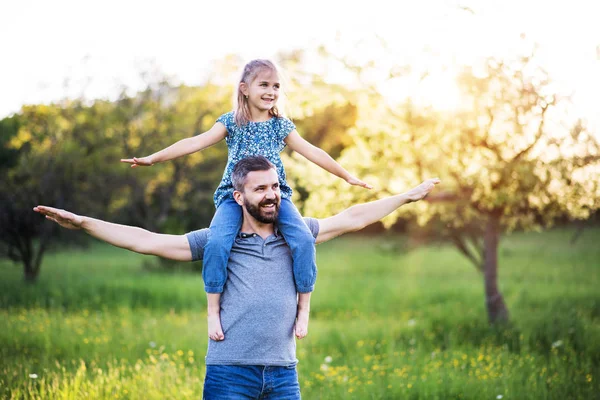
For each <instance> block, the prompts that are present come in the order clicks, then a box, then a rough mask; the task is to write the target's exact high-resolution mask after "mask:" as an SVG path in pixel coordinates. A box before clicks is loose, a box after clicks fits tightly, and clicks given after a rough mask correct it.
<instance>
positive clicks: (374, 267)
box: [0, 228, 600, 399]
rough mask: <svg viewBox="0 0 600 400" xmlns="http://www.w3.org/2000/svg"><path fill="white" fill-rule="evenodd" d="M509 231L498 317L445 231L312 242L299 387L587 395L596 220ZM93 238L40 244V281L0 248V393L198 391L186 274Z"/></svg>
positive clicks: (200, 344) (197, 303)
mask: <svg viewBox="0 0 600 400" xmlns="http://www.w3.org/2000/svg"><path fill="white" fill-rule="evenodd" d="M573 234H574V230H573V229H570V228H562V229H555V230H552V231H549V232H544V233H515V234H512V235H510V236H505V237H503V239H502V241H501V247H500V251H499V256H500V261H499V262H500V269H499V279H500V288H501V290H502V292H503V294H504V296H505V300H506V302H507V305H508V307H509V311H510V313H511V315H510V316H511V324H510V325H508V326H504V327H496V328H491V327H490V326H489V325H488V324H487V317H486V311H485V304H484V296H483V278H482V276H481V274H480V273H478V272H477V271H476V270H475V268H474V267H473V266H472V265H471V264H469V263H468V261H467V260H466V259H465V258H463V257H462V256H461V255H460V254H459V253H458V252H457V251H456V250H455V249H454V248H453V247H450V246H447V245H428V246H424V247H418V248H412V247H411V246H410V244H409V243H408V242H407V241H406V240H405V239H403V238H402V237H365V236H351V237H347V238H341V239H336V240H334V241H332V242H330V243H326V244H323V245H320V246H319V247H318V265H319V278H318V282H317V287H316V291H315V293H314V295H313V297H312V311H311V322H310V327H309V335H308V337H307V338H306V339H304V340H302V341H299V342H298V359H299V364H298V371H299V377H300V385H301V389H302V394H303V398H304V399H593V398H599V397H600V290H599V289H598V288H600V245H598V244H599V243H600V228H588V229H586V230H585V231H584V233H583V234H582V236H581V237H579V239H578V240H577V241H576V242H575V243H571V238H572V237H573ZM149 261H153V260H152V258H151V257H147V256H141V255H137V254H132V253H129V252H127V251H124V250H120V249H116V248H113V247H110V246H108V245H103V244H99V243H94V244H92V245H91V247H88V248H85V249H63V250H61V251H59V252H56V253H52V254H49V255H47V256H46V258H45V260H44V265H43V268H42V272H41V276H40V278H39V281H38V282H37V283H36V284H34V285H29V284H26V283H24V282H23V279H22V271H21V269H20V267H19V266H17V265H14V264H12V263H10V262H8V261H6V260H2V261H0V321H2V329H1V330H0V398H6V399H82V398H93V399H188V398H201V395H202V380H203V375H204V356H205V352H206V346H207V337H206V336H207V335H206V312H205V305H206V301H205V295H204V292H203V290H202V279H201V276H200V274H198V273H194V272H190V271H179V272H176V273H166V272H160V271H157V270H150V269H148V268H147V267H146V266H147V265H148V264H149Z"/></svg>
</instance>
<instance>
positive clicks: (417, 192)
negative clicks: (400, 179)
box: [406, 178, 440, 202]
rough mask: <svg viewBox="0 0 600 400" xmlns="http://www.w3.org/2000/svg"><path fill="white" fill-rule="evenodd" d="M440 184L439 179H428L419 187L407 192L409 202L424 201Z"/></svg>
mask: <svg viewBox="0 0 600 400" xmlns="http://www.w3.org/2000/svg"><path fill="white" fill-rule="evenodd" d="M438 183H440V180H439V178H433V179H427V180H426V181H424V182H423V183H421V184H420V185H419V186H417V187H414V188H412V189H410V190H409V191H408V192H406V197H407V199H408V201H409V202H413V201H419V200H422V199H424V198H425V196H427V195H428V194H429V192H431V191H432V190H433V188H434V187H435V185H437V184H438Z"/></svg>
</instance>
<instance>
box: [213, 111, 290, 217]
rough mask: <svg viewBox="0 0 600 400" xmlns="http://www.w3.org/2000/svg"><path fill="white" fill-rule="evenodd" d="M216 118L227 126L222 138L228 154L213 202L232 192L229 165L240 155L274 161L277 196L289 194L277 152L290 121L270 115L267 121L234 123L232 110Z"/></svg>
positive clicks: (218, 203) (232, 164) (279, 149)
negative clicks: (277, 185) (277, 187)
mask: <svg viewBox="0 0 600 400" xmlns="http://www.w3.org/2000/svg"><path fill="white" fill-rule="evenodd" d="M217 122H220V123H222V124H223V125H225V128H227V136H226V137H225V142H227V148H228V156H227V166H226V167H225V172H223V179H222V180H221V183H220V184H219V187H218V188H217V190H216V192H215V195H214V202H215V206H216V207H217V208H218V207H219V205H220V204H221V203H222V202H223V200H225V199H226V198H229V197H231V196H233V184H232V182H231V174H232V173H233V167H234V166H235V164H236V163H237V162H238V161H240V160H241V159H242V158H246V157H250V156H264V157H266V158H267V159H268V160H269V161H271V162H272V163H273V164H274V165H275V167H276V169H277V175H278V176H279V186H280V189H281V197H283V198H290V197H291V196H292V189H291V188H290V187H289V186H288V184H287V182H286V179H285V170H284V169H283V163H282V162H281V156H280V153H281V152H282V151H283V149H284V148H285V146H286V144H285V142H284V140H285V138H286V137H287V136H288V135H289V134H290V132H292V131H293V130H294V129H296V126H295V125H294V123H293V122H292V121H290V120H289V119H287V118H285V117H279V118H276V117H273V118H271V119H270V120H268V121H262V122H253V121H250V122H248V123H247V124H246V125H243V126H237V125H236V123H235V120H234V114H233V111H230V112H228V113H226V114H223V115H221V116H220V117H219V118H218V119H217Z"/></svg>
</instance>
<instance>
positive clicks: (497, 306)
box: [483, 213, 508, 324]
mask: <svg viewBox="0 0 600 400" xmlns="http://www.w3.org/2000/svg"><path fill="white" fill-rule="evenodd" d="M499 241H500V215H499V214H497V213H492V214H490V215H489V219H488V221H487V224H486V227H485V235H484V238H483V243H484V244H483V245H484V260H483V277H484V282H485V304H486V307H487V312H488V319H489V321H490V324H497V323H506V322H508V309H507V308H506V304H504V298H503V297H502V294H501V293H500V291H499V290H498V243H499Z"/></svg>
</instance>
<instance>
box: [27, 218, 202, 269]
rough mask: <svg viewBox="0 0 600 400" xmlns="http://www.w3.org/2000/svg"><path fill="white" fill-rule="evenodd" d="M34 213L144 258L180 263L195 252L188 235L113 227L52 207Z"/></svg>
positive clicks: (113, 225) (122, 226) (114, 225)
mask: <svg viewBox="0 0 600 400" xmlns="http://www.w3.org/2000/svg"><path fill="white" fill-rule="evenodd" d="M33 210H34V211H36V212H39V213H40V214H43V215H45V216H46V218H47V219H49V220H51V221H54V222H56V223H57V224H59V225H60V226H62V227H63V228H67V229H82V230H84V231H85V232H86V233H88V234H89V235H91V236H93V237H95V238H97V239H100V240H103V241H105V242H106V243H110V244H112V245H113V246H117V247H121V248H123V249H127V250H131V251H134V252H136V253H141V254H151V255H155V256H159V257H163V258H169V259H171V260H178V261H190V260H191V259H192V252H191V250H190V245H189V243H188V240H187V238H186V237H185V235H162V234H158V233H153V232H150V231H147V230H145V229H142V228H137V227H134V226H127V225H119V224H113V223H110V222H106V221H102V220H99V219H94V218H89V217H84V216H81V215H77V214H73V213H72V212H69V211H65V210H60V209H57V208H53V207H46V206H37V207H34V208H33Z"/></svg>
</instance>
